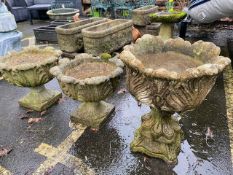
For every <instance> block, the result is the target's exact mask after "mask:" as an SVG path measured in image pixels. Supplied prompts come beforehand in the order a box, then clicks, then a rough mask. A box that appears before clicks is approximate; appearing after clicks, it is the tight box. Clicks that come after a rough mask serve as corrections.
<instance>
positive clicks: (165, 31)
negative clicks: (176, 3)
mask: <svg viewBox="0 0 233 175" xmlns="http://www.w3.org/2000/svg"><path fill="white" fill-rule="evenodd" d="M186 15H187V14H186V13H185V12H183V11H173V12H156V13H152V14H150V15H149V18H150V21H151V22H160V23H161V26H160V30H159V36H161V37H162V38H163V39H164V40H166V39H169V38H172V37H173V29H174V23H178V22H180V21H182V20H183V19H184V18H185V17H186Z"/></svg>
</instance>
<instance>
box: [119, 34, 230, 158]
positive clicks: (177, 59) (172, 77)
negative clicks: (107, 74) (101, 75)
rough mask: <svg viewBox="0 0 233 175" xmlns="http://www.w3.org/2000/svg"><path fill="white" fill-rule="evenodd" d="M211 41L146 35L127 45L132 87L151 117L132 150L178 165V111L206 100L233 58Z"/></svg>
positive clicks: (125, 59)
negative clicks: (165, 38) (218, 77)
mask: <svg viewBox="0 0 233 175" xmlns="http://www.w3.org/2000/svg"><path fill="white" fill-rule="evenodd" d="M219 54H220V49H219V48H218V47H216V46H215V45H214V44H212V43H209V42H203V41H198V42H196V43H194V44H191V43H190V42H188V41H184V40H183V39H181V38H177V39H169V40H167V41H166V42H164V41H163V40H162V39H161V37H159V36H152V35H144V36H143V37H142V38H140V39H138V40H137V41H136V44H133V45H128V46H125V48H124V51H123V52H122V53H121V54H120V59H121V60H122V61H123V62H124V63H125V65H126V74H127V80H126V81H127V87H128V89H129V91H130V93H131V94H132V95H133V96H134V97H135V98H136V99H137V100H138V101H140V102H142V103H145V104H147V105H149V106H150V108H151V112H150V113H148V114H146V115H144V116H143V117H142V125H141V127H140V128H139V129H138V130H137V131H136V133H135V138H134V140H133V142H132V143H131V150H132V151H134V152H142V153H144V154H147V155H149V156H152V157H157V158H161V159H163V160H165V161H166V162H169V163H172V162H176V161H177V154H178V153H179V150H180V143H181V140H182V130H181V127H180V126H179V123H178V121H176V120H175V119H173V118H172V114H174V112H178V113H180V112H183V111H187V110H192V109H195V107H197V106H198V105H200V104H201V103H202V101H203V100H204V99H205V98H206V96H207V94H208V93H209V91H210V90H211V88H212V87H213V85H214V84H215V80H216V78H217V76H218V74H219V73H221V72H222V71H223V69H224V68H225V67H226V66H227V65H228V64H230V59H228V58H226V57H222V56H219Z"/></svg>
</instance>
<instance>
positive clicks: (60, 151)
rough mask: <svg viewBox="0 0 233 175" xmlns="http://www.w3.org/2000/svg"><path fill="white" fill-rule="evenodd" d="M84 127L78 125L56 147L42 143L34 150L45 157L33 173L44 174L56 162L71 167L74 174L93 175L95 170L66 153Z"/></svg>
mask: <svg viewBox="0 0 233 175" xmlns="http://www.w3.org/2000/svg"><path fill="white" fill-rule="evenodd" d="M85 129H86V127H81V126H78V127H76V129H75V130H73V131H72V132H71V134H70V135H69V136H68V137H67V138H66V139H65V140H64V141H63V142H62V143H61V144H60V145H59V146H58V147H57V148H55V147H53V146H51V145H48V144H45V143H42V144H41V145H40V146H39V147H38V148H36V149H35V152H37V153H39V154H41V155H43V156H45V157H46V158H47V159H46V160H45V161H44V162H43V163H42V164H41V165H40V166H39V168H38V169H37V170H36V171H35V172H34V173H33V175H38V174H45V173H46V172H48V171H50V170H52V169H53V168H54V167H55V166H56V165H57V164H58V163H61V164H63V165H65V166H67V167H68V168H71V169H72V170H73V171H74V173H75V174H83V175H94V174H95V172H94V171H93V170H92V169H91V168H89V167H88V166H87V165H86V164H85V163H84V162H83V161H82V160H81V159H79V158H77V157H75V156H72V155H70V154H69V153H68V151H69V150H70V148H71V147H72V145H73V144H74V143H75V142H76V141H77V140H78V139H79V138H80V136H81V135H82V134H83V132H84V131H85Z"/></svg>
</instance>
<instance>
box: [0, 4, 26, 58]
mask: <svg viewBox="0 0 233 175" xmlns="http://www.w3.org/2000/svg"><path fill="white" fill-rule="evenodd" d="M16 28H17V25H16V22H15V18H14V16H13V15H12V14H11V13H10V12H9V11H8V10H7V8H6V6H5V4H4V3H2V2H1V1H0V56H3V55H6V54H7V52H9V51H11V50H20V49H21V44H20V40H21V38H22V33H21V32H18V31H16Z"/></svg>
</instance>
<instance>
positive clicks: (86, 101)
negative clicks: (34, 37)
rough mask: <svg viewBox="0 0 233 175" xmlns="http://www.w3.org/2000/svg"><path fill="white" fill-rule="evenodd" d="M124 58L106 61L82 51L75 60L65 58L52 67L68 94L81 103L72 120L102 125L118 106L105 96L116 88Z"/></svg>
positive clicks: (63, 89)
mask: <svg viewBox="0 0 233 175" xmlns="http://www.w3.org/2000/svg"><path fill="white" fill-rule="evenodd" d="M122 67H123V63H122V62H121V60H119V59H116V58H112V59H110V60H109V61H103V60H101V59H98V58H95V57H93V56H92V55H89V54H79V55H77V56H76V57H75V59H74V60H72V61H69V60H63V63H61V65H60V66H56V67H54V68H52V69H51V70H50V72H51V74H53V75H54V76H56V78H57V79H58V82H59V84H60V87H61V89H62V91H63V92H64V94H66V95H67V96H69V97H71V98H72V99H74V100H79V101H80V102H81V104H80V105H79V107H78V108H77V109H76V110H75V111H74V112H72V114H71V122H72V123H80V124H82V125H85V126H90V127H91V128H95V129H99V127H100V125H101V124H102V123H103V122H104V121H106V119H107V117H108V116H110V114H111V113H112V112H113V110H114V106H113V105H112V104H109V103H106V102H104V101H103V100H104V99H105V98H106V97H108V96H109V95H110V94H112V93H113V91H114V90H115V88H116V85H117V82H118V79H119V76H120V75H121V74H122V72H123V69H122Z"/></svg>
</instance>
